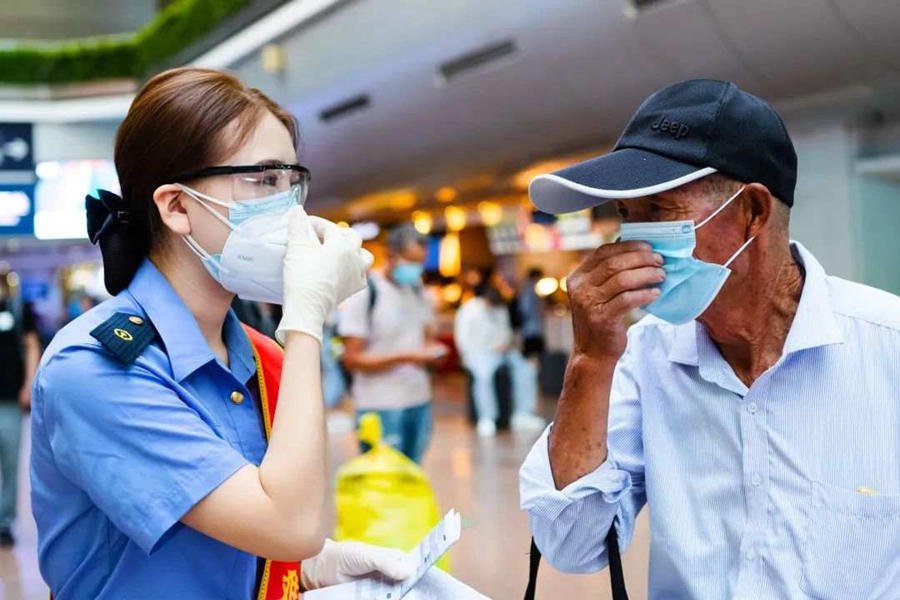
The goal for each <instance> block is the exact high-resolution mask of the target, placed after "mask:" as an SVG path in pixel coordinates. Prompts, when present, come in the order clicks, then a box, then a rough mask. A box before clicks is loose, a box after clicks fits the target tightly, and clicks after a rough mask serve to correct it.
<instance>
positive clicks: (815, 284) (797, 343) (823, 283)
mask: <svg viewBox="0 0 900 600" xmlns="http://www.w3.org/2000/svg"><path fill="white" fill-rule="evenodd" d="M791 252H792V253H793V255H794V259H795V260H796V261H797V262H798V263H799V264H800V265H802V266H803V268H804V270H805V271H806V277H805V279H804V283H803V292H802V293H801V295H800V304H799V305H798V306H797V313H796V314H795V315H794V321H793V323H791V329H790V331H789V332H788V336H787V339H786V340H785V343H784V350H783V352H782V354H783V355H787V354H790V353H792V352H798V351H800V350H808V349H810V348H816V347H819V346H828V345H831V344H840V343H843V338H842V337H841V332H840V328H839V327H838V324H837V320H836V319H835V317H834V313H833V312H832V310H831V298H830V295H829V293H828V282H827V280H826V275H825V270H824V269H823V268H822V265H821V264H819V261H817V260H816V258H815V257H814V256H813V255H812V254H811V253H810V252H809V250H807V249H806V248H804V247H803V245H802V244H800V243H799V242H791ZM706 335H707V334H706V331H705V330H704V329H703V327H702V326H701V325H700V324H699V323H697V321H691V322H690V323H686V324H684V325H681V326H679V327H677V328H676V329H675V337H674V340H673V342H672V347H671V348H670V349H669V355H668V358H669V360H670V361H672V362H676V363H680V364H683V365H687V366H692V367H697V366H699V364H700V356H699V354H700V353H699V350H698V347H699V343H700V342H701V341H703V340H701V336H703V337H706ZM710 341H711V340H710Z"/></svg>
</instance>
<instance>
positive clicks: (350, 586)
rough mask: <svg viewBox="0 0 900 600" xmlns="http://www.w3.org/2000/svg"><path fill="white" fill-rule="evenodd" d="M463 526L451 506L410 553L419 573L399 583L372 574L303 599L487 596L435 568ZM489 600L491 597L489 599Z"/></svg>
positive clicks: (468, 599) (481, 599)
mask: <svg viewBox="0 0 900 600" xmlns="http://www.w3.org/2000/svg"><path fill="white" fill-rule="evenodd" d="M461 530H462V526H461V523H460V518H459V513H457V512H456V511H455V510H451V511H450V512H449V513H447V515H446V516H445V517H444V518H443V519H442V520H441V522H440V523H438V524H437V525H436V526H435V527H434V529H432V530H431V531H430V532H429V533H428V535H427V536H425V539H424V540H422V542H421V543H420V544H419V545H418V546H416V547H415V548H414V549H413V550H412V552H411V554H412V555H413V556H414V557H415V558H416V561H417V564H418V565H419V567H418V569H417V570H416V574H415V575H413V576H412V577H410V578H409V579H407V580H406V581H402V582H399V583H396V582H390V581H387V580H385V579H383V578H381V577H370V578H367V579H361V580H359V581H353V582H351V583H345V584H342V585H335V586H332V587H327V588H322V589H320V590H314V591H312V592H307V593H305V594H304V595H303V598H304V600H400V599H401V598H404V597H407V598H408V600H485V599H487V597H486V596H483V595H481V594H479V593H478V592H476V591H475V590H473V589H472V588H470V587H468V586H466V585H465V584H463V583H460V582H459V581H457V580H456V579H454V578H453V577H451V576H450V575H448V574H446V573H444V572H443V571H441V570H440V569H432V567H433V566H434V564H435V563H436V562H437V561H438V559H439V558H440V557H441V556H443V555H444V554H445V553H446V552H447V550H449V549H450V547H451V546H452V545H453V544H455V543H456V542H457V541H458V540H459V536H460V532H461ZM488 600H489V599H488Z"/></svg>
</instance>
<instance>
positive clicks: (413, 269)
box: [338, 225, 446, 462]
mask: <svg viewBox="0 0 900 600" xmlns="http://www.w3.org/2000/svg"><path fill="white" fill-rule="evenodd" d="M387 247H388V258H387V262H386V264H385V267H384V270H383V272H372V273H371V274H370V276H369V279H370V282H369V286H368V288H367V289H365V290H363V291H362V292H360V293H359V294H357V295H355V296H353V297H352V298H350V299H349V300H347V301H346V302H345V303H344V304H343V305H342V306H341V309H340V316H339V323H338V333H339V334H340V335H341V336H342V337H343V338H344V356H343V361H344V366H345V367H346V368H347V369H348V370H349V371H350V372H351V373H352V374H353V383H352V386H351V396H352V398H353V401H354V404H355V406H356V412H357V416H358V417H359V416H361V415H362V414H364V413H368V412H375V413H377V414H378V416H379V417H380V418H381V424H382V428H383V431H384V438H383V439H384V441H385V443H387V444H390V445H391V446H393V447H395V448H397V449H398V450H400V451H401V452H403V453H404V454H406V455H407V456H408V457H409V458H411V459H412V460H414V461H416V462H421V460H422V455H423V454H424V453H425V449H426V447H427V446H428V441H429V439H430V437H431V428H432V417H431V380H430V377H429V375H428V370H427V367H428V366H429V365H430V364H432V363H433V362H435V361H437V360H439V359H440V358H441V357H442V356H443V355H444V354H445V353H446V348H445V347H444V346H442V345H441V344H439V343H436V342H434V341H432V340H433V339H434V311H433V308H432V305H431V302H430V300H429V298H428V296H427V294H426V293H425V291H424V290H423V289H422V273H423V266H422V262H423V261H424V260H425V254H426V247H425V237H424V236H422V235H421V234H419V233H418V232H417V231H416V230H415V229H414V228H413V227H412V225H403V226H400V227H398V228H395V229H393V230H392V231H391V232H389V234H388V239H387ZM361 448H362V451H363V452H365V451H366V450H367V449H368V448H367V447H366V446H365V445H364V444H361Z"/></svg>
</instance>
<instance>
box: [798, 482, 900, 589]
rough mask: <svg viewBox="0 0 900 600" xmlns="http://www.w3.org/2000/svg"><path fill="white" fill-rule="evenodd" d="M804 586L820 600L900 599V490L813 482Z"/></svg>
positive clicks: (804, 552) (804, 554)
mask: <svg viewBox="0 0 900 600" xmlns="http://www.w3.org/2000/svg"><path fill="white" fill-rule="evenodd" d="M806 509H807V516H808V519H807V523H806V530H805V532H804V538H805V540H804V543H803V544H802V546H801V556H800V559H801V564H802V566H803V578H802V580H801V582H800V587H801V588H802V589H803V591H804V592H806V593H807V594H809V595H810V596H811V597H812V598H815V599H816V600H846V599H847V598H854V599H858V600H897V599H898V598H900V561H898V560H897V557H898V556H900V495H887V496H881V495H879V496H873V495H866V494H861V493H859V492H857V491H855V490H851V489H846V488H839V487H835V486H831V485H827V484H824V483H821V482H818V481H812V482H811V483H810V491H809V498H808V502H807V507H806Z"/></svg>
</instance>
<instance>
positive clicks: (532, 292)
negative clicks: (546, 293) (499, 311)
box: [516, 268, 546, 372]
mask: <svg viewBox="0 0 900 600" xmlns="http://www.w3.org/2000/svg"><path fill="white" fill-rule="evenodd" d="M543 278H544V272H543V271H542V270H541V269H538V268H534V269H529V270H528V273H527V276H526V278H525V280H524V282H523V283H522V286H521V288H520V289H519V294H518V296H517V301H516V309H517V313H518V315H519V321H520V323H521V326H520V327H521V333H522V353H523V354H524V355H525V358H527V359H528V361H529V362H530V363H531V366H532V367H534V369H535V371H536V372H537V371H539V369H540V362H541V356H542V355H543V354H544V348H545V346H546V343H545V341H544V301H543V299H541V297H540V296H538V294H537V291H536V287H537V282H538V281H540V280H541V279H543Z"/></svg>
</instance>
